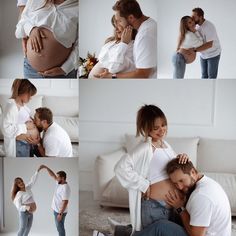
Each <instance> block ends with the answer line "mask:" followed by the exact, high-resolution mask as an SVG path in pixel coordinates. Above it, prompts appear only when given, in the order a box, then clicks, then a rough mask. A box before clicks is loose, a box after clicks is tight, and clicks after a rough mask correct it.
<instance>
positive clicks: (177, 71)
mask: <svg viewBox="0 0 236 236" xmlns="http://www.w3.org/2000/svg"><path fill="white" fill-rule="evenodd" d="M172 62H173V66H174V73H173V79H183V78H184V74H185V68H186V62H185V59H184V56H183V55H182V54H181V53H175V54H174V55H173V58H172Z"/></svg>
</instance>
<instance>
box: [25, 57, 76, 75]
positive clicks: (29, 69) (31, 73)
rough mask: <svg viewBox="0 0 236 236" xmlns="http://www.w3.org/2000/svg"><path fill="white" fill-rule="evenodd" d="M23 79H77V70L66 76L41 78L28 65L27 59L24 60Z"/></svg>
mask: <svg viewBox="0 0 236 236" xmlns="http://www.w3.org/2000/svg"><path fill="white" fill-rule="evenodd" d="M24 78H30V79H39V78H42V79H43V78H77V70H75V69H74V70H72V71H71V72H70V73H68V74H67V75H57V76H54V77H53V76H42V75H40V74H39V73H38V72H37V71H36V70H35V69H34V68H33V67H32V66H31V65H30V64H29V61H28V59H27V58H26V57H25V58H24Z"/></svg>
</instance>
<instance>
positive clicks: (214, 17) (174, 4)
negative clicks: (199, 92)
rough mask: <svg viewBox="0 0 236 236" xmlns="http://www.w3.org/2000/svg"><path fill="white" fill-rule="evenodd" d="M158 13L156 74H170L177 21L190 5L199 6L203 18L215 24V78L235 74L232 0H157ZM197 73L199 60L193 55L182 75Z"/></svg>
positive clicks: (188, 12)
mask: <svg viewBox="0 0 236 236" xmlns="http://www.w3.org/2000/svg"><path fill="white" fill-rule="evenodd" d="M157 2H158V3H157V6H158V7H157V15H158V78H172V72H173V67H172V61H171V59H172V55H173V52H174V51H175V50H176V45H177V38H178V30H179V21H180V19H181V17H183V16H184V15H190V16H191V14H192V9H193V8H195V7H201V8H202V9H203V10H204V12H205V18H206V19H207V20H210V21H211V22H212V23H213V24H214V25H215V27H216V29H217V33H218V36H219V39H220V42H221V46H222V55H221V59H220V65H219V74H218V78H235V77H236V67H235V62H234V61H235V55H234V52H236V44H235V41H236V31H235V30H233V29H234V28H235V21H236V16H235V9H236V1H235V0H227V1H222V0H198V1H189V0H178V1H173V0H165V1H163V0H157ZM199 77H201V70H200V61H199V59H198V58H197V59H196V61H195V62H194V63H192V64H189V65H187V68H186V74H185V78H199Z"/></svg>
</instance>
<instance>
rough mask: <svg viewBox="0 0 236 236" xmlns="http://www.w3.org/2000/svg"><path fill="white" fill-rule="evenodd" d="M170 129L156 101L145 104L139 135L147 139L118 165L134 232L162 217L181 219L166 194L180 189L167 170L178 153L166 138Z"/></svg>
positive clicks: (139, 118)
mask: <svg viewBox="0 0 236 236" xmlns="http://www.w3.org/2000/svg"><path fill="white" fill-rule="evenodd" d="M166 133H167V119H166V116H165V114H164V113H163V111H162V110H161V109H160V108H158V107H156V106H154V105H145V106H143V107H141V108H140V110H139V111H138V114H137V136H140V135H141V136H143V137H144V140H143V141H140V143H139V144H138V145H137V146H136V147H135V148H134V149H133V150H132V151H131V152H130V153H127V154H125V155H124V156H123V157H122V158H121V159H120V161H119V162H118V163H117V164H116V166H115V173H116V176H117V178H118V179H119V181H120V183H121V184H122V185H123V187H125V188H127V190H128V192H129V208H130V219H131V223H132V229H133V232H137V231H140V230H141V229H143V228H145V227H147V226H149V225H150V224H152V223H153V222H155V221H157V220H160V219H165V220H172V221H174V222H177V219H176V215H175V214H174V210H173V209H172V208H171V207H170V206H168V204H167V203H166V201H167V198H166V194H168V192H169V191H173V190H174V189H176V188H175V186H174V185H173V184H172V183H171V181H170V180H169V177H168V175H167V173H166V170H165V168H166V165H167V163H168V162H169V161H170V160H171V159H173V158H175V157H176V154H175V152H174V151H173V149H172V148H171V146H170V145H169V144H168V143H167V142H166V141H165V140H164V138H165V135H166ZM177 157H179V162H180V163H186V162H187V161H188V156H187V155H186V154H179V155H178V156H177ZM117 235H118V234H117ZM121 235H122V234H121ZM123 235H125V234H123ZM146 236H148V235H146Z"/></svg>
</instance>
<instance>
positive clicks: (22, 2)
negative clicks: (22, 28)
mask: <svg viewBox="0 0 236 236" xmlns="http://www.w3.org/2000/svg"><path fill="white" fill-rule="evenodd" d="M26 3H27V0H17V6H18V7H19V6H25V5H26Z"/></svg>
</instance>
